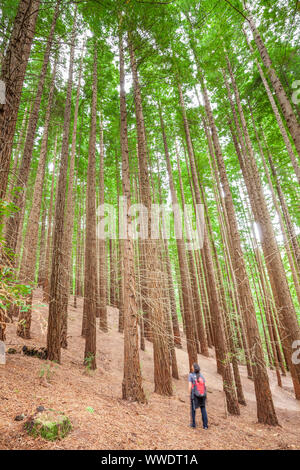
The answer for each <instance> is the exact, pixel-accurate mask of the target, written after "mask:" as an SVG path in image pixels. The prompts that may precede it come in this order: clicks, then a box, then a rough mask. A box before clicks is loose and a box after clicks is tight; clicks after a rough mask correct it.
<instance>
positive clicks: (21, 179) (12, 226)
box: [7, 0, 61, 252]
mask: <svg viewBox="0 0 300 470" xmlns="http://www.w3.org/2000/svg"><path fill="white" fill-rule="evenodd" d="M60 3H61V0H58V1H57V3H56V7H55V11H54V16H53V19H52V24H51V29H50V33H49V36H48V39H47V44H46V49H45V53H44V60H43V65H42V69H41V72H40V76H39V81H38V88H37V92H36V96H35V100H34V104H33V108H32V111H31V113H30V117H29V122H28V129H27V134H26V141H25V146H24V151H23V156H22V161H21V164H20V168H19V171H18V178H17V182H16V184H17V186H18V188H19V189H18V191H17V192H16V194H15V195H14V198H13V202H14V204H15V206H17V207H18V208H19V211H18V212H16V213H15V214H14V215H13V216H12V217H10V219H9V220H8V223H7V245H8V247H9V248H10V250H12V252H15V250H16V245H17V240H18V234H19V231H20V221H21V213H22V209H23V206H24V205H25V189H26V186H27V182H28V177H29V172H30V164H31V160H32V152H33V146H34V139H35V134H36V129H37V123H38V118H39V111H40V106H41V101H42V94H43V89H44V84H45V79H46V74H47V68H48V63H49V57H50V51H51V46H52V42H53V38H54V31H55V26H56V22H57V18H58V15H59V12H60Z"/></svg>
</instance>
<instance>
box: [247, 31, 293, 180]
mask: <svg viewBox="0 0 300 470" xmlns="http://www.w3.org/2000/svg"><path fill="white" fill-rule="evenodd" d="M244 34H245V36H246V40H247V43H248V46H249V49H250V51H251V52H252V53H253V52H254V51H253V47H252V45H251V43H250V42H249V40H248V36H247V34H246V32H245V31H244ZM255 62H256V65H257V68H258V71H259V75H260V77H261V80H262V82H263V84H264V87H265V89H266V92H267V95H268V98H269V101H270V103H271V106H272V110H273V112H274V116H275V118H276V121H277V124H278V127H279V130H280V133H281V135H282V137H283V140H284V143H285V145H286V148H287V151H288V154H289V156H290V159H291V162H292V165H293V168H294V170H295V174H296V176H297V179H298V183H299V184H300V167H299V164H298V162H297V157H296V155H295V154H294V151H293V147H292V145H291V142H290V139H289V137H288V134H287V131H286V129H285V127H284V124H283V121H282V118H281V115H280V112H279V110H278V108H277V104H276V102H275V99H274V97H273V95H272V92H271V90H270V87H269V84H268V81H267V79H266V77H265V74H264V72H263V69H262V67H261V65H260V63H259V62H258V60H257V59H255ZM299 131H300V128H299ZM298 151H299V150H298Z"/></svg>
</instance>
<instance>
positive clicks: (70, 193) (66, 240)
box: [61, 45, 84, 348]
mask: <svg viewBox="0 0 300 470" xmlns="http://www.w3.org/2000/svg"><path fill="white" fill-rule="evenodd" d="M83 51H84V45H83V46H82V52H81V61H80V66H79V76H78V85H77V93H76V103H75V110H74V123H73V134H72V147H71V155H70V164H69V165H70V166H69V178H68V190H67V198H66V207H65V212H66V215H65V224H64V235H63V253H64V258H63V263H64V266H63V279H62V280H61V282H62V285H63V303H62V312H61V320H62V325H61V346H62V347H63V348H67V346H68V340H67V332H68V303H69V294H70V288H69V285H70V271H71V263H72V239H73V230H74V210H75V202H76V193H75V189H76V185H75V186H74V178H75V177H74V175H75V154H76V137H77V121H78V109H79V98H80V91H81V74H82V62H83Z"/></svg>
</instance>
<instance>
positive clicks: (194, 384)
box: [189, 363, 208, 429]
mask: <svg viewBox="0 0 300 470" xmlns="http://www.w3.org/2000/svg"><path fill="white" fill-rule="evenodd" d="M189 394H190V398H191V418H192V420H191V424H190V427H191V428H195V427H196V419H195V418H196V409H197V408H201V415H202V423H203V429H208V420H207V413H206V408H205V403H206V385H205V378H204V377H203V375H202V374H200V366H199V364H197V363H194V364H193V365H192V372H191V373H190V374H189Z"/></svg>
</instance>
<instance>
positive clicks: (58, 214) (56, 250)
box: [47, 10, 77, 363]
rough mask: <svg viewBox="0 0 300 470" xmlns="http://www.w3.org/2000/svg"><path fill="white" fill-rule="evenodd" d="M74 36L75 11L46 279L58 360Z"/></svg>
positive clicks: (51, 349)
mask: <svg viewBox="0 0 300 470" xmlns="http://www.w3.org/2000/svg"><path fill="white" fill-rule="evenodd" d="M76 11H77V10H76ZM75 37H76V12H75V18H74V23H73V31H72V39H71V51H70V66H69V77H68V84H67V96H66V104H65V112H64V129H63V141H62V150H61V163H60V172H59V179H58V187H57V197H56V205H55V220H54V231H53V246H52V269H51V281H50V303H49V317H48V331H47V351H48V359H50V360H51V361H57V362H58V363H60V357H61V345H60V340H61V309H62V303H63V288H62V279H63V256H64V253H63V237H64V217H65V202H66V188H67V173H68V157H69V136H70V118H71V98H72V84H73V64H74V49H75Z"/></svg>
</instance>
